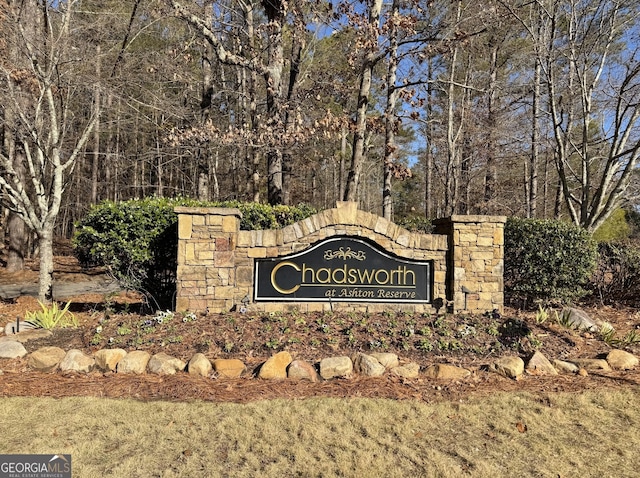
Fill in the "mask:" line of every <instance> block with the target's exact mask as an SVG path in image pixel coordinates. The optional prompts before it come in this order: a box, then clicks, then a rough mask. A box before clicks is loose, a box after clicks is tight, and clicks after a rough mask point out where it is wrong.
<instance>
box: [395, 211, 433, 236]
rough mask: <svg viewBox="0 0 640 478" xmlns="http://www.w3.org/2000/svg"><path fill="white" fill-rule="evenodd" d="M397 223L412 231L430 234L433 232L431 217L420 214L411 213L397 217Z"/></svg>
mask: <svg viewBox="0 0 640 478" xmlns="http://www.w3.org/2000/svg"><path fill="white" fill-rule="evenodd" d="M396 224H398V225H399V226H402V227H404V228H405V229H408V230H409V231H412V232H421V233H424V234H430V233H432V232H433V224H432V223H431V220H430V219H427V218H426V217H424V216H423V215H420V214H411V215H409V216H404V217H401V218H398V219H396Z"/></svg>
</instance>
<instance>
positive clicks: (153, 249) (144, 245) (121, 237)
mask: <svg viewBox="0 0 640 478" xmlns="http://www.w3.org/2000/svg"><path fill="white" fill-rule="evenodd" d="M176 206H192V207H235V208H238V209H240V211H241V213H242V219H241V223H240V228H241V229H244V230H251V229H272V228H278V227H282V226H285V225H288V224H292V223H293V222H295V221H298V220H300V219H302V218H304V217H308V216H310V215H311V214H313V213H315V210H314V209H313V208H311V207H309V206H299V207H290V206H276V207H272V206H268V205H265V204H258V203H240V202H237V201H227V202H218V203H215V202H207V203H205V202H199V201H196V200H193V199H187V198H179V199H168V198H156V197H151V198H145V199H133V200H129V201H123V202H119V203H115V202H113V201H104V202H101V203H100V204H97V205H95V206H93V207H92V208H91V209H90V210H89V212H88V213H87V215H86V216H85V217H84V218H83V219H82V220H81V221H79V222H78V223H77V224H76V232H75V234H74V238H73V245H74V249H75V253H76V255H77V257H78V259H79V260H80V261H81V262H82V263H83V264H87V265H95V266H105V267H106V268H107V269H108V270H109V272H110V273H111V274H112V275H113V276H114V277H115V278H116V279H118V280H119V281H120V282H121V283H122V284H123V285H125V286H126V287H129V288H131V289H134V290H138V291H140V292H143V293H145V294H146V295H147V297H148V298H149V299H153V300H154V302H155V303H154V304H153V305H155V306H156V307H157V308H159V309H165V308H170V307H171V306H172V302H173V298H174V295H175V290H176V284H175V281H176V277H175V276H176V267H177V249H178V246H177V244H178V217H177V215H176V213H175V212H174V208H175V207H176Z"/></svg>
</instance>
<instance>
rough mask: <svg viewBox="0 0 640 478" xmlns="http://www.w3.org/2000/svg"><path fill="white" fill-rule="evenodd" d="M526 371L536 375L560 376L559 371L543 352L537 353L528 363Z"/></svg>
mask: <svg viewBox="0 0 640 478" xmlns="http://www.w3.org/2000/svg"><path fill="white" fill-rule="evenodd" d="M526 369H527V371H528V372H529V373H531V374H534V375H558V371H557V370H556V369H555V367H554V366H553V365H552V364H551V362H549V359H547V357H545V356H544V355H543V354H542V353H541V352H536V353H534V354H533V356H532V357H531V358H530V359H529V361H528V362H527V366H526Z"/></svg>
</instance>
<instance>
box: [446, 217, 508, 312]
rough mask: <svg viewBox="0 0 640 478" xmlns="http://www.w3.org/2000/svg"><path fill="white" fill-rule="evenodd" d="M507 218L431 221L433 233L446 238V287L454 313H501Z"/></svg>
mask: <svg viewBox="0 0 640 478" xmlns="http://www.w3.org/2000/svg"><path fill="white" fill-rule="evenodd" d="M506 221H507V218H506V216H463V215H454V216H451V217H449V218H445V219H438V220H436V221H434V224H435V226H436V232H437V233H439V234H446V235H447V236H448V237H449V252H448V257H447V287H446V288H447V301H448V303H449V308H450V309H452V310H453V312H460V311H467V312H471V313H484V312H491V311H493V310H498V311H499V312H502V310H503V307H504V279H503V272H504V225H505V223H506Z"/></svg>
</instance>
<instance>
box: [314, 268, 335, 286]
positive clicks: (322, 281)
mask: <svg viewBox="0 0 640 478" xmlns="http://www.w3.org/2000/svg"><path fill="white" fill-rule="evenodd" d="M321 272H322V273H323V274H325V277H324V279H322V278H320V273H321ZM316 280H317V281H318V282H319V283H320V284H329V283H331V269H327V268H326V267H322V268H320V269H318V270H317V271H316Z"/></svg>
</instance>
